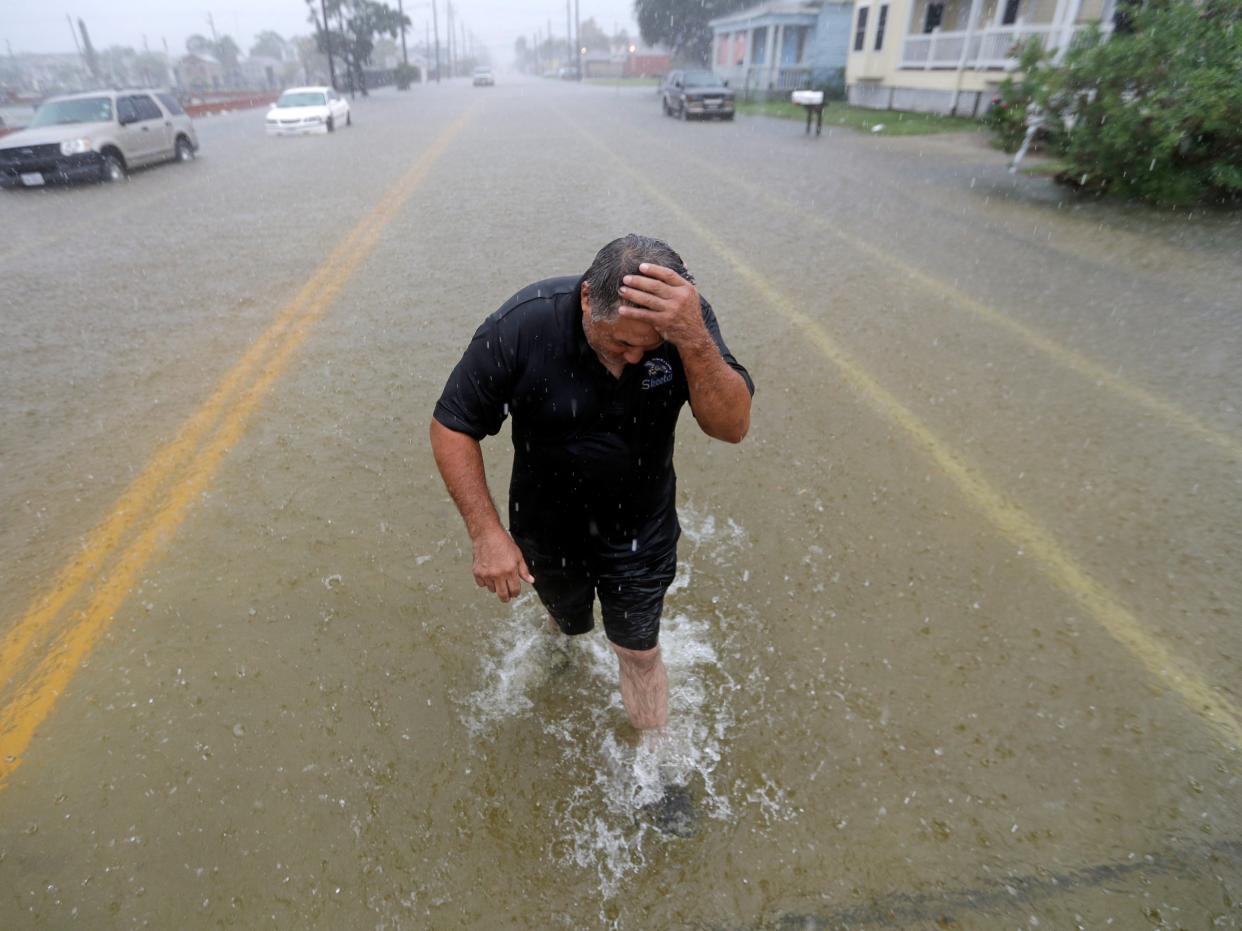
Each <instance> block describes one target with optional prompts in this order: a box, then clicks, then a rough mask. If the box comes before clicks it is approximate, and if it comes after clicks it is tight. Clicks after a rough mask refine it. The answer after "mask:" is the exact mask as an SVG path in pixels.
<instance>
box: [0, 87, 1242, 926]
mask: <svg viewBox="0 0 1242 931" xmlns="http://www.w3.org/2000/svg"><path fill="white" fill-rule="evenodd" d="M199 131H200V135H201V137H202V142H203V149H202V152H201V157H200V158H199V159H198V160H197V161H196V162H194V163H192V164H190V165H176V166H165V167H160V168H156V169H152V170H150V171H145V172H140V173H137V174H135V175H134V177H133V178H132V179H131V180H130V181H129V182H127V183H126V184H124V185H120V186H114V187H82V188H74V189H69V190H52V191H45V192H39V193H32V192H18V193H16V194H12V195H9V196H6V197H5V198H3V202H2V203H0V211H3V215H4V224H5V228H6V229H7V230H20V231H21V235H20V236H13V237H7V238H6V241H5V243H3V244H2V245H0V269H3V272H2V273H3V275H4V280H5V285H4V287H3V289H0V309H2V313H3V316H4V320H5V331H6V338H5V340H4V341H3V343H2V344H0V514H2V515H3V517H0V565H3V566H4V585H3V586H0V633H3V634H4V636H5V639H4V641H3V642H2V643H0V661H2V662H3V663H4V665H3V667H2V668H0V688H2V689H3V691H2V693H0V698H2V699H3V702H4V706H3V710H2V711H0V715H2V717H0V742H2V747H3V751H4V759H3V761H0V765H2V766H3V788H2V789H0V915H2V916H3V921H2V922H0V923H2V924H3V926H4V927H5V928H65V927H87V928H113V927H115V928H130V927H156V928H173V927H176V928H215V927H240V928H253V927H275V928H284V927H318V928H377V929H380V928H382V929H398V928H411V929H413V928H418V929H422V928H498V927H512V928H595V927H598V928H632V929H647V928H683V927H684V928H720V929H761V928H799V929H802V928H808V929H830V928H865V927H885V928H887V927H902V928H925V927H952V928H978V929H991V928H1002V927H1003V928H1032V927H1044V928H1074V927H1082V928H1106V927H1112V928H1127V929H1129V928H1149V927H1150V928H1215V927H1223V928H1237V927H1242V911H1240V909H1242V905H1240V904H1239V903H1240V902H1242V801H1240V793H1242V785H1240V784H1239V775H1240V771H1242V767H1240V765H1239V750H1238V748H1239V743H1240V741H1242V711H1240V710H1239V709H1240V708H1242V695H1239V692H1238V688H1237V682H1238V681H1239V674H1240V672H1242V670H1240V668H1239V663H1240V661H1239V657H1242V634H1240V633H1239V629H1238V624H1237V619H1238V612H1239V608H1240V607H1242V583H1240V582H1239V580H1240V579H1242V571H1240V570H1242V566H1240V546H1239V544H1240V542H1242V540H1240V538H1239V534H1240V530H1239V528H1242V493H1240V491H1242V488H1240V485H1242V411H1240V410H1239V408H1238V404H1237V399H1238V398H1239V397H1242V367H1239V366H1237V365H1236V364H1234V360H1236V359H1238V358H1240V357H1242V327H1239V325H1238V318H1237V308H1238V307H1240V306H1242V271H1240V268H1242V263H1239V261H1238V259H1239V255H1238V243H1239V242H1240V241H1242V236H1240V235H1239V234H1240V233H1242V226H1240V225H1239V222H1238V220H1237V218H1235V217H1231V216H1227V215H1192V216H1186V215H1169V216H1166V215H1157V214H1153V213H1151V212H1147V211H1135V210H1128V209H1120V208H1116V207H1112V206H1109V205H1101V204H1096V203H1079V202H1074V201H1071V200H1068V199H1066V195H1064V194H1063V193H1061V192H1058V191H1057V190H1056V189H1055V188H1053V187H1051V185H1050V182H1047V181H1045V180H1041V179H1035V178H1027V177H1022V176H1018V177H1014V176H1011V175H1009V174H1008V173H1007V172H1006V171H1005V166H1004V159H1003V157H1002V156H1001V155H999V154H998V153H996V152H994V151H992V150H991V149H989V148H988V147H987V146H986V144H985V142H984V141H983V140H982V139H980V138H976V137H974V136H971V135H958V136H952V137H947V138H940V137H937V138H931V137H922V138H906V139H881V138H874V137H871V136H869V135H855V134H853V133H850V132H847V131H844V130H841V129H836V130H833V131H830V132H826V134H825V135H824V136H823V137H821V138H819V139H815V138H813V137H810V138H808V137H805V136H804V135H803V134H802V127H801V126H800V125H799V124H797V123H792V122H791V123H786V122H780V121H775V120H768V119H763V118H746V117H744V116H743V117H739V119H738V120H737V122H736V123H733V124H729V123H720V124H685V123H679V122H675V121H673V120H669V119H666V118H664V117H663V116H661V114H660V107H659V102H658V100H657V99H656V97H655V95H654V94H652V93H651V92H650V90H649V89H646V90H642V91H634V90H629V89H618V88H607V87H585V86H584V87H577V86H566V85H565V84H563V83H562V82H538V81H533V80H526V81H519V80H516V79H515V80H512V81H504V80H502V81H501V82H500V84H499V86H497V87H496V88H494V89H479V90H476V89H473V88H471V87H469V86H467V85H465V84H464V83H461V82H448V83H446V84H444V85H441V86H438V87H437V86H429V87H415V88H414V89H413V90H411V91H410V92H409V93H405V94H400V93H397V92H395V91H391V90H382V91H379V92H377V93H375V94H373V95H372V96H371V97H370V98H369V99H367V100H365V101H361V100H360V101H359V102H358V103H357V105H356V109H355V119H354V126H352V127H350V128H349V129H348V130H343V131H341V132H337V133H334V134H332V135H331V136H326V137H315V138H304V139H301V138H298V139H268V138H266V137H264V136H263V132H262V113H261V112H260V111H254V112H247V113H237V114H231V115H226V116H221V117H215V118H210V119H204V120H201V121H200V126H199ZM324 179H330V181H329V182H328V183H324ZM631 231H635V232H640V233H645V234H649V235H655V236H659V237H661V238H664V239H666V240H667V241H668V242H670V243H671V244H672V245H673V246H674V248H676V249H677V250H679V252H680V253H681V255H682V256H683V258H684V259H685V260H686V262H687V265H688V266H689V268H690V269H691V271H692V272H694V274H695V275H696V277H697V280H698V284H699V287H700V289H701V290H702V292H703V294H704V295H705V296H707V297H708V298H709V300H710V301H711V302H712V305H713V307H714V308H715V309H716V312H717V315H718V317H719V320H720V323H721V327H722V330H723V333H724V336H725V338H726V340H727V341H728V343H729V345H730V348H731V349H732V350H733V352H734V354H735V355H736V356H737V357H738V359H739V360H740V361H741V362H742V363H743V364H745V365H746V366H747V368H748V369H749V370H750V372H751V373H752V375H753V376H754V379H755V382H756V385H757V389H758V390H757V394H756V397H755V403H754V411H753V416H752V430H751V434H750V436H749V437H748V438H747V439H746V441H745V442H744V443H742V444H741V445H740V446H728V445H725V444H720V443H716V442H713V441H711V440H709V439H707V438H706V437H705V436H703V435H702V434H701V433H699V431H698V429H697V427H696V425H695V423H694V421H693V418H692V417H690V416H689V413H688V412H687V413H686V414H685V415H683V417H682V420H681V423H680V430H679V437H678V453H677V469H678V477H679V498H678V509H679V515H680V519H681V523H682V527H683V536H682V540H681V544H680V551H679V567H678V575H677V579H676V581H675V583H674V585H673V588H672V589H671V590H670V593H669V595H668V598H667V601H666V609H665V615H664V625H663V636H662V644H663V649H664V652H665V658H666V662H667V664H668V668H669V676H670V683H671V689H672V691H671V721H670V725H669V728H668V731H667V733H665V734H663V735H661V736H660V738H659V739H655V740H652V739H641V738H640V736H639V735H638V734H637V733H635V732H634V731H633V729H632V728H631V727H630V725H629V724H628V723H627V721H626V718H625V714H624V710H623V708H622V706H621V700H620V695H619V693H618V690H617V682H616V668H615V660H614V659H613V657H612V654H611V651H610V650H609V649H608V647H607V644H606V642H605V641H604V639H603V635H602V632H601V631H600V630H599V629H597V630H596V631H595V632H593V633H592V634H590V635H587V636H584V637H581V638H576V639H574V640H573V641H568V642H567V641H565V640H564V639H563V638H560V637H558V636H553V635H552V634H550V633H548V631H547V630H546V628H545V626H544V625H545V620H546V619H545V616H544V614H543V612H542V610H541V608H540V606H539V604H538V602H537V600H536V599H535V598H534V596H533V594H531V593H529V592H527V593H524V594H523V596H522V597H520V598H519V599H517V600H516V601H514V602H512V603H510V604H508V605H504V604H501V603H500V602H498V601H497V600H496V599H495V598H494V597H492V596H491V595H489V594H487V593H486V592H483V591H481V590H480V589H478V588H477V587H476V586H475V585H474V583H473V580H472V578H471V574H470V551H469V541H468V539H467V537H466V534H465V531H464V529H463V527H462V525H461V521H460V519H459V518H458V516H457V514H456V511H455V509H454V507H453V505H452V502H451V501H450V500H449V499H448V496H447V494H446V493H445V492H444V489H443V486H442V484H441V482H440V479H439V476H438V474H437V473H436V471H435V466H434V463H433V461H432V458H431V454H430V450H429V448H428V442H427V424H428V420H429V417H430V413H431V409H432V405H433V404H434V401H435V399H436V397H437V396H438V394H439V392H440V389H441V388H442V386H443V384H444V381H445V379H446V377H447V375H448V373H449V371H450V369H451V367H452V365H453V364H454V362H455V361H456V360H457V358H458V357H459V356H460V353H461V352H462V350H463V349H464V347H465V345H466V343H467V342H468V340H469V338H470V336H471V334H472V333H473V332H474V329H475V328H476V327H477V325H478V324H479V323H480V322H481V321H482V319H483V317H484V316H485V315H486V314H488V313H490V312H491V311H492V310H494V309H495V308H496V307H498V306H499V305H500V304H501V303H502V302H503V301H504V300H505V299H506V298H507V297H508V296H509V295H510V294H511V293H513V292H514V291H516V290H518V289H519V288H521V287H522V286H524V285H526V284H527V283H529V282H531V281H534V280H536V279H539V278H543V277H550V276H553V275H563V274H574V273H579V272H581V271H583V270H584V269H585V268H586V266H587V265H588V264H589V262H590V260H591V258H592V256H593V255H594V253H595V251H596V250H597V249H598V248H599V247H600V246H601V245H603V244H604V243H605V242H607V241H609V240H610V239H612V238H615V237H616V236H620V235H623V234H625V233H627V232H631ZM507 443H508V438H507V428H506V430H505V431H502V434H501V435H500V436H498V437H496V438H494V439H492V440H489V441H488V442H487V443H485V451H486V457H487V463H488V469H489V476H490V478H491V484H492V488H493V491H494V493H495V496H496V498H497V503H498V505H499V506H500V507H501V509H502V512H503V509H504V505H505V500H504V492H505V489H506V487H507V470H508V463H509V460H510V453H509V451H508V450H507V448H506V446H507ZM668 784H677V785H684V786H686V787H687V789H688V792H689V794H690V797H691V799H692V801H693V809H694V812H693V819H692V824H691V830H689V831H687V832H685V833H686V834H688V835H689V836H679V835H673V834H668V833H664V832H662V831H661V830H660V829H659V826H658V825H657V823H656V821H657V820H658V819H657V818H655V817H654V816H653V805H654V806H656V807H658V803H659V801H660V799H661V797H662V794H663V789H664V786H666V785H668Z"/></svg>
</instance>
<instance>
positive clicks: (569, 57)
mask: <svg viewBox="0 0 1242 931" xmlns="http://www.w3.org/2000/svg"><path fill="white" fill-rule="evenodd" d="M569 2H570V0H565V52H566V55H565V64H567V65H568V64H569V63H570V62H571V61H573V60H574V59H575V58H577V56H576V55H575V54H574V49H573V41H574V31H573V28H572V26H571V25H570V19H569V12H570V11H569Z"/></svg>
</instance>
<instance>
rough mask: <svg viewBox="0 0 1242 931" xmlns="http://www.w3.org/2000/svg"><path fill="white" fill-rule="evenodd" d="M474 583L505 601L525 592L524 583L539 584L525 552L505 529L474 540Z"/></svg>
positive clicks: (495, 529)
mask: <svg viewBox="0 0 1242 931" xmlns="http://www.w3.org/2000/svg"><path fill="white" fill-rule="evenodd" d="M473 568H474V581H475V583H476V584H477V585H478V586H479V587H480V588H486V589H487V590H488V591H489V592H495V593H496V597H497V598H499V599H500V600H501V601H509V600H510V599H511V598H516V597H517V596H518V595H520V594H521V593H522V583H523V582H525V583H527V584H528V585H534V584H535V577H534V576H532V575H531V574H530V569H528V568H527V567H526V560H525V559H523V558H522V551H521V550H520V549H519V548H518V545H517V544H516V543H514V542H513V537H511V536H509V534H508V533H507V532H506V531H505V530H504V528H503V527H496V528H494V529H492V530H490V531H488V532H486V533H483V534H480V535H479V536H478V537H477V538H476V539H475V540H474V567H473Z"/></svg>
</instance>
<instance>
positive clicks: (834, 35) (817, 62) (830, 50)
mask: <svg viewBox="0 0 1242 931" xmlns="http://www.w3.org/2000/svg"><path fill="white" fill-rule="evenodd" d="M853 20H854V5H853V4H852V3H825V4H824V6H823V9H821V10H820V11H819V20H818V21H817V22H816V24H815V35H814V36H813V37H812V43H813V45H812V48H811V49H810V51H809V53H808V55H807V61H808V63H809V64H810V65H811V80H812V82H813V83H814V84H816V85H817V86H818V85H821V84H839V85H840V86H841V87H844V86H845V60H846V58H847V57H848V56H849V48H850V27H851V24H852V23H853Z"/></svg>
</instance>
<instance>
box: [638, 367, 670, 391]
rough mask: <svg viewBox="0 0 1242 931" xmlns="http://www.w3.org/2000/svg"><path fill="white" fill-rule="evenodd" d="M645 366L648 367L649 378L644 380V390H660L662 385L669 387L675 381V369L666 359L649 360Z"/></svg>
mask: <svg viewBox="0 0 1242 931" xmlns="http://www.w3.org/2000/svg"><path fill="white" fill-rule="evenodd" d="M643 364H644V365H646V366H647V377H646V378H644V379H643V383H642V388H643V390H644V391H646V390H647V389H648V388H658V387H660V385H667V384H668V383H669V382H670V381H672V380H673V367H672V366H671V365H669V364H668V362H667V361H666V360H664V359H648V360H647V361H646V362H645V363H643Z"/></svg>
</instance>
